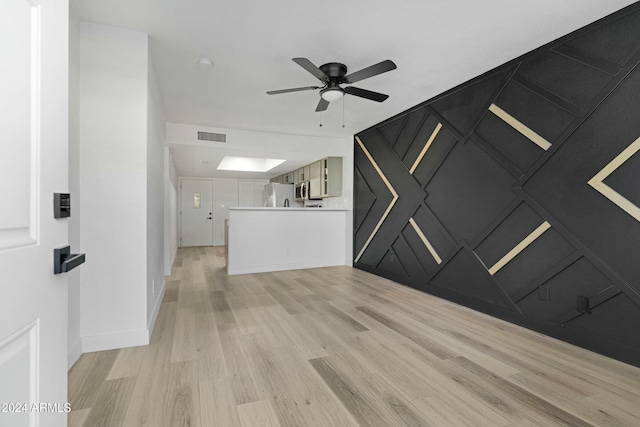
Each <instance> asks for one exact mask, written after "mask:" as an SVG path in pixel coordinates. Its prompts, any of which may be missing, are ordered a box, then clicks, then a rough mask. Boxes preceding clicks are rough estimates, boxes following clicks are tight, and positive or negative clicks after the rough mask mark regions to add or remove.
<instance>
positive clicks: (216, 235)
mask: <svg viewBox="0 0 640 427" xmlns="http://www.w3.org/2000/svg"><path fill="white" fill-rule="evenodd" d="M237 206H238V180H237V179H235V178H215V179H214V180H213V244H214V246H222V245H224V220H225V219H229V208H230V207H237Z"/></svg>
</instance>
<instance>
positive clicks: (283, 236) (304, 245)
mask: <svg viewBox="0 0 640 427" xmlns="http://www.w3.org/2000/svg"><path fill="white" fill-rule="evenodd" d="M229 213H230V219H229V261H228V267H227V269H228V272H229V275H234V274H247V273H260V272H265V271H281V270H295V269H300V268H317V267H329V266H334V265H342V264H343V263H344V261H343V260H344V258H345V252H344V251H345V247H344V236H343V235H342V233H341V231H340V230H343V229H344V228H345V220H346V217H347V216H349V215H350V213H351V212H349V211H344V210H330V209H311V208H308V209H305V208H253V209H251V208H238V209H231V210H230V212H229Z"/></svg>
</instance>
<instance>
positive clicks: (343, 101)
mask: <svg viewBox="0 0 640 427" xmlns="http://www.w3.org/2000/svg"><path fill="white" fill-rule="evenodd" d="M344 103H345V100H344V96H343V97H342V127H343V128H344Z"/></svg>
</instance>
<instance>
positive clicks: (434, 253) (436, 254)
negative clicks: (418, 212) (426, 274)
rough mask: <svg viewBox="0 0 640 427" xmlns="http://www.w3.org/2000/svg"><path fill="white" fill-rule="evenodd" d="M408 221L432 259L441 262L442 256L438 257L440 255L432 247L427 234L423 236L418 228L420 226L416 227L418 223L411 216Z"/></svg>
mask: <svg viewBox="0 0 640 427" xmlns="http://www.w3.org/2000/svg"><path fill="white" fill-rule="evenodd" d="M409 223H410V224H411V226H412V227H413V229H414V230H415V231H416V233H418V237H420V240H422V243H424V245H425V246H426V247H427V250H429V253H431V256H432V257H433V259H435V260H436V262H437V263H438V264H442V258H440V256H439V255H438V253H437V252H436V250H435V249H434V247H433V245H431V242H429V240H428V239H427V236H425V235H424V233H423V232H422V230H421V229H420V227H418V224H417V223H416V221H415V220H414V219H413V217H412V218H409Z"/></svg>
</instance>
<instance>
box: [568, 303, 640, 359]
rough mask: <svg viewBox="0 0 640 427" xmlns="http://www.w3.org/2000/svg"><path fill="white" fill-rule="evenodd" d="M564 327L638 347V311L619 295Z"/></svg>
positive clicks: (632, 304) (639, 327)
mask: <svg viewBox="0 0 640 427" xmlns="http://www.w3.org/2000/svg"><path fill="white" fill-rule="evenodd" d="M565 327H566V328H568V329H573V330H577V331H581V332H585V333H588V334H594V335H600V336H606V337H607V338H608V339H610V340H612V341H616V342H618V343H620V344H624V345H628V346H631V347H635V348H638V347H640V334H639V333H638V331H639V330H640V311H638V309H637V306H636V305H635V304H634V303H633V302H632V301H631V300H630V299H629V298H628V297H627V296H626V295H625V294H619V295H617V296H615V297H613V298H611V299H610V300H609V301H607V302H606V303H604V304H602V305H600V306H598V307H596V308H594V309H593V310H592V311H591V314H589V315H582V316H579V317H577V318H575V319H574V320H572V321H570V322H567V324H565Z"/></svg>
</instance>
